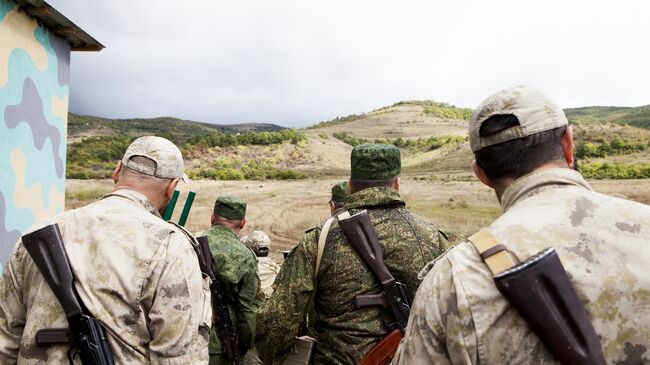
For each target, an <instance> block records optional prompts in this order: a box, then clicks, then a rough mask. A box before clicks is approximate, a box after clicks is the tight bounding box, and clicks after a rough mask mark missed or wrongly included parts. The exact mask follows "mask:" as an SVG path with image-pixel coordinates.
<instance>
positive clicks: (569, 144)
mask: <svg viewBox="0 0 650 365" xmlns="http://www.w3.org/2000/svg"><path fill="white" fill-rule="evenodd" d="M573 150H574V145H573V129H571V126H568V127H566V130H565V131H564V135H563V136H562V152H563V153H564V160H565V161H566V163H567V165H569V167H573V166H574V161H573V159H574V154H573Z"/></svg>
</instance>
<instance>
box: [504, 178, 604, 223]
mask: <svg viewBox="0 0 650 365" xmlns="http://www.w3.org/2000/svg"><path fill="white" fill-rule="evenodd" d="M558 185H573V186H578V187H581V188H584V189H587V190H592V189H591V186H589V184H588V183H587V182H586V181H585V179H584V178H583V177H582V175H581V174H580V173H579V172H578V171H575V170H572V169H568V168H552V169H546V170H541V171H536V172H532V173H530V174H528V175H526V176H523V177H521V178H519V179H517V180H515V181H514V182H513V183H512V184H510V186H508V187H507V188H506V190H505V191H504V192H503V194H502V195H501V208H502V209H503V211H504V212H505V211H507V210H508V209H509V208H510V207H512V206H513V205H514V204H515V203H516V202H517V201H519V200H520V199H521V198H523V197H526V196H528V195H530V194H531V193H532V192H534V191H536V190H538V189H541V188H544V187H550V186H558Z"/></svg>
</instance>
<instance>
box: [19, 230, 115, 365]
mask: <svg viewBox="0 0 650 365" xmlns="http://www.w3.org/2000/svg"><path fill="white" fill-rule="evenodd" d="M22 241H23V245H24V246H25V249H26V250H27V252H28V253H29V255H30V256H31V257H32V259H33V260H34V262H35V263H36V266H37V267H38V269H39V270H40V272H41V274H42V275H43V277H44V278H45V281H46V282H47V284H48V285H49V286H50V289H52V291H53V292H54V295H55V296H56V298H57V300H58V301H59V303H60V304H61V307H62V308H63V311H64V313H65V315H66V318H67V319H68V325H69V326H70V335H71V337H72V342H73V345H74V347H76V349H77V350H78V352H79V357H80V358H81V363H82V364H84V365H111V364H113V354H112V353H111V350H110V348H109V346H108V339H107V338H106V335H105V332H104V329H103V328H102V326H101V324H100V323H99V322H98V321H97V320H96V319H95V318H94V317H93V315H92V313H90V311H89V310H88V309H87V308H86V307H85V305H84V304H83V302H82V301H81V299H80V298H79V294H78V293H77V290H76V289H75V287H74V276H73V275H72V270H71V268H70V262H69V261H68V256H67V255H66V252H65V249H64V247H63V238H62V237H61V231H60V230H59V226H58V225H57V224H52V225H49V226H45V227H43V228H41V229H39V230H36V231H34V232H31V233H28V234H26V235H24V236H23V237H22ZM57 331H58V332H60V331H61V330H45V331H44V332H42V333H41V334H40V336H39V333H37V334H36V337H37V341H38V339H39V337H40V339H41V340H45V341H43V342H41V343H43V344H46V345H47V344H53V342H48V341H47V340H51V341H54V340H62V338H61V337H60V334H59V335H56V332H57ZM39 332H40V331H39ZM57 336H58V337H57ZM68 359H69V360H70V362H71V363H72V357H71V355H70V351H68Z"/></svg>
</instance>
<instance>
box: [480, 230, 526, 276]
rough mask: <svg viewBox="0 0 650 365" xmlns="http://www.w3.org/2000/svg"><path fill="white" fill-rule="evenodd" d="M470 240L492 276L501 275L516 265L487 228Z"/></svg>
mask: <svg viewBox="0 0 650 365" xmlns="http://www.w3.org/2000/svg"><path fill="white" fill-rule="evenodd" d="M468 239H469V241H470V242H472V244H473V245H474V248H476V251H478V253H479V255H480V256H481V259H482V260H483V262H485V265H487V267H488V269H490V272H492V275H497V274H500V273H502V272H504V271H506V270H508V269H510V268H512V267H514V266H515V265H516V264H515V261H514V260H513V259H512V257H511V255H510V253H508V250H506V248H505V246H503V245H502V244H499V242H498V241H497V239H496V238H495V237H494V235H492V232H490V231H489V230H488V229H487V228H483V229H481V230H480V231H478V232H477V233H475V234H474V235H472V236H471V237H469V238H468Z"/></svg>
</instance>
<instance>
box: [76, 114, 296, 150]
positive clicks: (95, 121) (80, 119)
mask: <svg viewBox="0 0 650 365" xmlns="http://www.w3.org/2000/svg"><path fill="white" fill-rule="evenodd" d="M282 129H285V128H284V127H281V126H279V125H275V124H268V123H242V124H210V123H202V122H194V121H191V120H184V119H178V118H172V117H160V118H148V119H147V118H132V119H108V118H100V117H93V116H89V115H79V114H74V113H69V114H68V143H74V142H78V141H80V140H81V139H83V138H85V137H90V136H104V135H115V134H126V135H132V136H141V135H150V134H154V135H163V134H166V135H167V134H168V135H172V136H174V138H175V139H176V140H178V141H179V142H181V143H184V142H185V141H187V140H188V139H189V138H190V137H193V136H197V135H201V134H204V133H209V132H222V133H243V132H273V131H280V130H282Z"/></svg>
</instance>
